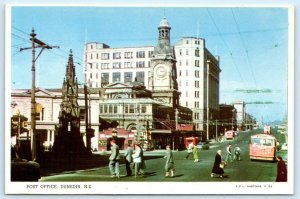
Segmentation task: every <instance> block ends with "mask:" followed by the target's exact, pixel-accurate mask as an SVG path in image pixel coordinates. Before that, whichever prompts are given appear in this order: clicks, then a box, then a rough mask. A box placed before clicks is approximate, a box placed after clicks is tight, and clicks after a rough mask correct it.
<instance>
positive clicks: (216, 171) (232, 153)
mask: <svg viewBox="0 0 300 199" xmlns="http://www.w3.org/2000/svg"><path fill="white" fill-rule="evenodd" d="M233 160H241V149H240V147H238V146H237V145H236V146H235V148H234V150H232V145H231V144H229V145H228V146H227V147H226V158H225V160H223V159H222V150H218V151H217V154H216V155H215V161H214V165H213V168H212V173H211V177H215V176H219V177H220V178H223V177H224V167H225V165H226V164H227V163H229V162H232V161H233Z"/></svg>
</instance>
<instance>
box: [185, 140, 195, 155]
mask: <svg viewBox="0 0 300 199" xmlns="http://www.w3.org/2000/svg"><path fill="white" fill-rule="evenodd" d="M193 146H194V144H193V142H190V143H189V145H188V148H187V152H188V154H187V155H186V156H185V158H184V159H188V158H189V156H190V155H192V153H193Z"/></svg>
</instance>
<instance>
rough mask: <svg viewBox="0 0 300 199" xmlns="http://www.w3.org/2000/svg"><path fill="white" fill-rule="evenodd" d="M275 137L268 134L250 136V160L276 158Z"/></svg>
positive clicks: (272, 159)
mask: <svg viewBox="0 0 300 199" xmlns="http://www.w3.org/2000/svg"><path fill="white" fill-rule="evenodd" d="M276 144H277V141H276V138H275V137H274V136H272V135H268V134H257V135H252V136H251V142H250V144H249V155H250V159H251V160H270V161H275V160H276Z"/></svg>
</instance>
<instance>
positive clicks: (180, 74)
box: [178, 70, 200, 78]
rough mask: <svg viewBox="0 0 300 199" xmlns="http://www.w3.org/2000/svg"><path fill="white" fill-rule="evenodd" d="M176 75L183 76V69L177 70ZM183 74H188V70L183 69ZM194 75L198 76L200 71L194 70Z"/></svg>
mask: <svg viewBox="0 0 300 199" xmlns="http://www.w3.org/2000/svg"><path fill="white" fill-rule="evenodd" d="M178 76H179V77H181V76H183V71H182V70H179V71H178ZM185 76H187V77H188V76H189V70H185ZM195 77H197V78H198V77H200V71H199V70H195Z"/></svg>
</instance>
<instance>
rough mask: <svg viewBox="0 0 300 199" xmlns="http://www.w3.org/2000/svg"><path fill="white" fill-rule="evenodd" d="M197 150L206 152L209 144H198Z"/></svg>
mask: <svg viewBox="0 0 300 199" xmlns="http://www.w3.org/2000/svg"><path fill="white" fill-rule="evenodd" d="M197 148H198V149H202V150H208V149H209V143H208V142H198V144H197Z"/></svg>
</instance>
